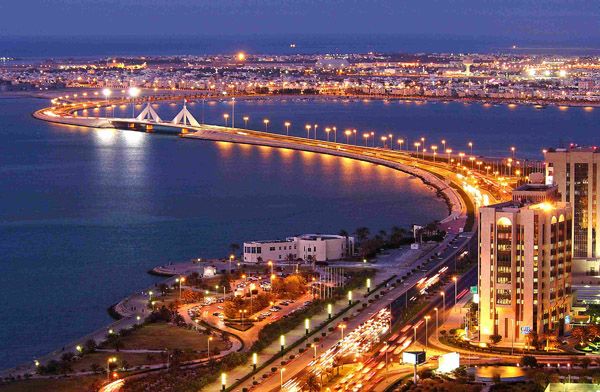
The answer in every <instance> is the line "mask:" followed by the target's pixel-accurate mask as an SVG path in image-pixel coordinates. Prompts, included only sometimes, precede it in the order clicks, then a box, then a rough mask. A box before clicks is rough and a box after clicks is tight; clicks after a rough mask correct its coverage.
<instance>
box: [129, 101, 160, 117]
mask: <svg viewBox="0 0 600 392" xmlns="http://www.w3.org/2000/svg"><path fill="white" fill-rule="evenodd" d="M135 119H136V120H139V121H143V120H147V121H154V122H161V121H162V120H161V119H160V116H159V115H158V113H156V111H155V110H154V109H153V108H152V105H151V104H150V102H148V103H147V104H146V107H145V108H144V110H142V112H141V113H140V114H139V115H138V116H137V117H136V118H135Z"/></svg>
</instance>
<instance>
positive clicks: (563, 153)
mask: <svg viewBox="0 0 600 392" xmlns="http://www.w3.org/2000/svg"><path fill="white" fill-rule="evenodd" d="M545 155H546V183H547V184H556V185H557V186H558V192H559V193H560V195H561V200H562V201H563V202H566V203H569V204H570V205H571V206H572V208H573V228H572V230H573V258H574V259H575V261H574V263H573V273H574V279H575V281H576V282H578V283H580V284H591V285H597V284H600V220H599V219H598V206H600V192H598V185H599V184H600V172H599V171H598V166H600V149H597V148H596V147H579V146H575V145H572V146H569V147H568V148H555V149H550V150H548V151H547V152H546V154H545Z"/></svg>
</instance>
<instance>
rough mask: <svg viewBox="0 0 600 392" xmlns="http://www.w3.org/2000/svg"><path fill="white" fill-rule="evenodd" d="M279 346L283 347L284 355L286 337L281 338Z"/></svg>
mask: <svg viewBox="0 0 600 392" xmlns="http://www.w3.org/2000/svg"><path fill="white" fill-rule="evenodd" d="M279 345H280V346H281V353H282V354H283V350H284V349H285V335H281V336H280V337H279Z"/></svg>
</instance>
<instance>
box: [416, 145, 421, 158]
mask: <svg viewBox="0 0 600 392" xmlns="http://www.w3.org/2000/svg"><path fill="white" fill-rule="evenodd" d="M420 146H421V143H419V142H415V148H416V149H417V158H418V157H419V147H420Z"/></svg>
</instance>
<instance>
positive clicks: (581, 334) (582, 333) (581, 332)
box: [571, 327, 588, 344]
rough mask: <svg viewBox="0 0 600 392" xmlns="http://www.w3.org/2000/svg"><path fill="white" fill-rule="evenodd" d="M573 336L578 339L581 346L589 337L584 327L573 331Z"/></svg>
mask: <svg viewBox="0 0 600 392" xmlns="http://www.w3.org/2000/svg"><path fill="white" fill-rule="evenodd" d="M571 336H572V337H574V338H575V339H578V340H579V342H580V343H581V344H583V343H584V342H585V340H586V339H587V337H588V333H587V329H586V328H583V327H575V328H573V330H572V331H571Z"/></svg>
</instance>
